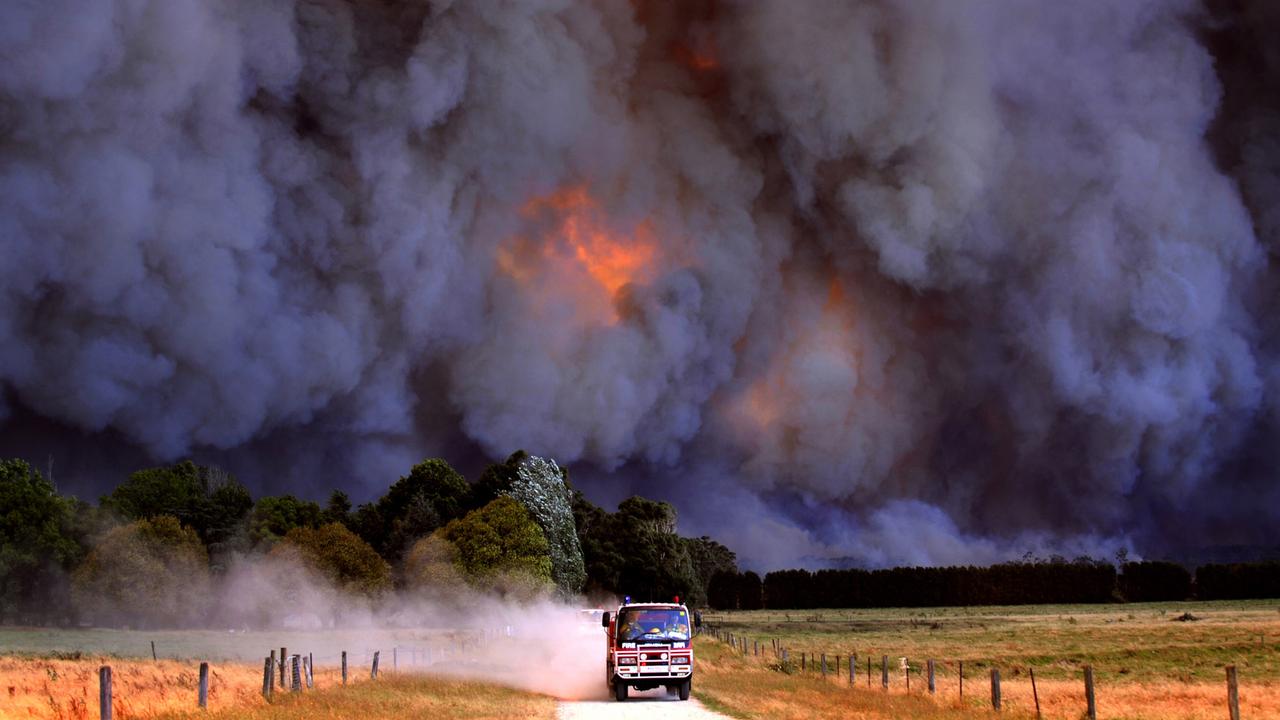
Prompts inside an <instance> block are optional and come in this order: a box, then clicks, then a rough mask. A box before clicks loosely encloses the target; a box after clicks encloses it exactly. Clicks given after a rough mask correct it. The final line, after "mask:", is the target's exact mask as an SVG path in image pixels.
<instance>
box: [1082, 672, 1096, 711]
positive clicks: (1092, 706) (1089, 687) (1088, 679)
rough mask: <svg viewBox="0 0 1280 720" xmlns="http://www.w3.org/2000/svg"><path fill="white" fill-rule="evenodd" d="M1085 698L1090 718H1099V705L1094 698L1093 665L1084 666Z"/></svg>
mask: <svg viewBox="0 0 1280 720" xmlns="http://www.w3.org/2000/svg"><path fill="white" fill-rule="evenodd" d="M1084 699H1085V701H1086V702H1087V703H1088V712H1089V720H1098V705H1097V703H1095V702H1094V700H1093V666H1092V665H1085V666H1084Z"/></svg>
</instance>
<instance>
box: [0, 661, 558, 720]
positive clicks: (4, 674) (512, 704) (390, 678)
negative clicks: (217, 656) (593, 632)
mask: <svg viewBox="0 0 1280 720" xmlns="http://www.w3.org/2000/svg"><path fill="white" fill-rule="evenodd" d="M104 664H106V665H110V666H111V669H112V684H113V689H114V702H113V703H112V706H113V710H114V716H115V718H116V720H130V719H131V718H175V719H176V718H197V717H199V718H206V717H212V718H226V719H228V720H231V719H240V718H245V719H249V718H262V719H264V720H265V719H280V720H286V719H288V718H357V717H358V718H369V719H370V720H379V719H382V718H386V719H387V720H392V719H394V720H403V718H406V717H430V718H446V719H448V718H494V719H503V720H506V719H508V718H510V719H515V718H520V719H522V720H539V719H541V718H553V717H554V716H555V700H554V699H552V698H550V697H547V696H545V695H538V694H532V693H527V692H521V691H518V690H512V689H508V688H504V687H500V686H498V685H494V684H490V683H481V682H473V681H464V680H453V679H448V678H441V677H432V676H426V675H416V674H409V673H404V674H399V675H396V674H391V673H382V674H381V675H380V676H379V678H378V680H377V681H371V680H369V679H367V676H365V675H361V676H360V678H359V679H356V678H355V676H354V675H353V676H352V682H351V684H349V685H348V686H347V687H342V684H341V676H340V674H339V671H338V670H337V669H336V668H325V667H317V668H316V672H315V689H314V690H307V691H305V692H302V693H298V694H290V693H282V692H279V691H278V689H277V692H276V694H275V696H274V699H273V702H271V703H268V702H267V701H265V700H264V699H263V697H262V695H261V694H260V691H261V687H262V685H261V683H262V667H261V666H260V665H259V666H257V667H254V666H251V665H249V664H247V663H236V662H228V663H218V664H213V665H211V667H210V682H209V710H208V711H207V712H204V711H200V710H198V709H197V708H196V685H197V669H196V666H195V665H194V664H192V663H190V662H179V661H173V660H161V661H159V662H153V661H151V660H150V659H147V660H123V659H121V658H118V657H80V658H77V659H56V658H35V657H12V656H10V657H0V689H2V691H3V692H4V697H3V699H0V718H5V719H8V718H56V719H58V720H63V719H66V720H83V719H86V718H95V719H96V718H97V717H98V673H97V671H98V668H99V667H100V666H101V665H104Z"/></svg>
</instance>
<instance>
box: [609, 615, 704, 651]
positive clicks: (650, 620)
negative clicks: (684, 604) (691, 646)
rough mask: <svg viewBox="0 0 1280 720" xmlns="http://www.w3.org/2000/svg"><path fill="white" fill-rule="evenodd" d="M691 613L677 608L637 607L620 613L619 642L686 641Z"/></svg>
mask: <svg viewBox="0 0 1280 720" xmlns="http://www.w3.org/2000/svg"><path fill="white" fill-rule="evenodd" d="M688 639H689V614H688V612H686V611H685V610H681V609H677V608H653V609H642V608H635V609H631V610H623V611H621V612H619V613H618V643H619V644H621V643H634V642H674V641H679V642H684V641H685V640H688Z"/></svg>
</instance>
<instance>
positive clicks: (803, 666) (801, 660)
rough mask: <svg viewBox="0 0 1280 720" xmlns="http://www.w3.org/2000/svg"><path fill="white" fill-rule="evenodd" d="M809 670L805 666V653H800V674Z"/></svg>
mask: <svg viewBox="0 0 1280 720" xmlns="http://www.w3.org/2000/svg"><path fill="white" fill-rule="evenodd" d="M807 669H808V666H807V665H806V664H805V655H804V653H803V652H801V653H800V672H804V671H805V670H807Z"/></svg>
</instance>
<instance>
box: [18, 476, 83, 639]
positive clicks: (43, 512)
mask: <svg viewBox="0 0 1280 720" xmlns="http://www.w3.org/2000/svg"><path fill="white" fill-rule="evenodd" d="M74 524H75V506H74V504H73V502H72V501H70V500H67V499H65V498H63V497H61V496H59V495H58V493H57V491H56V490H55V489H54V487H53V484H52V483H50V482H49V481H48V480H45V479H44V478H43V477H41V475H40V473H39V471H37V470H35V469H34V468H32V467H31V466H30V465H28V464H27V463H26V462H24V461H22V460H6V461H3V462H0V620H4V621H14V620H18V619H28V618H32V619H34V618H45V617H49V616H50V615H53V614H56V613H60V612H63V611H65V610H66V601H65V599H64V597H65V595H64V592H63V591H64V590H65V582H64V580H63V579H64V578H65V572H66V570H68V569H70V568H71V567H73V566H74V565H75V564H76V563H77V562H79V560H80V558H81V556H82V549H81V547H80V544H79V543H78V542H77V539H76V537H75V533H74Z"/></svg>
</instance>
